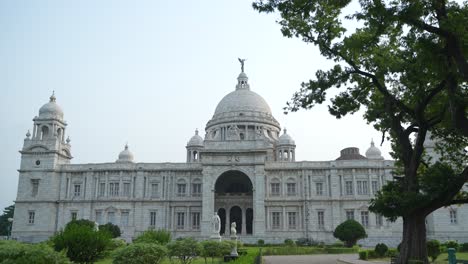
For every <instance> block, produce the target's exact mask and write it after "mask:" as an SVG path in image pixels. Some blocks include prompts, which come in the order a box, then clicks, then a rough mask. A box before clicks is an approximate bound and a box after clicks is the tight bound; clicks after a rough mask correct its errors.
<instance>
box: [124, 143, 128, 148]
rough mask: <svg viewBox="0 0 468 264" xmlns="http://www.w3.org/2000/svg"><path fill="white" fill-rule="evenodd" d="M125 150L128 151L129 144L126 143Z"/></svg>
mask: <svg viewBox="0 0 468 264" xmlns="http://www.w3.org/2000/svg"><path fill="white" fill-rule="evenodd" d="M125 150H128V142H125Z"/></svg>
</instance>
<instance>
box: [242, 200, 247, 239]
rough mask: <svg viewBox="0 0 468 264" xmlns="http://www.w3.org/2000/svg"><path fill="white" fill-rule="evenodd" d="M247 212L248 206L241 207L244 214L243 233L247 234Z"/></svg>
mask: <svg viewBox="0 0 468 264" xmlns="http://www.w3.org/2000/svg"><path fill="white" fill-rule="evenodd" d="M246 213H247V208H245V207H244V208H242V209H241V214H242V232H241V233H242V235H244V236H245V235H246V234H247V222H246V221H245V219H246V217H245V214H246Z"/></svg>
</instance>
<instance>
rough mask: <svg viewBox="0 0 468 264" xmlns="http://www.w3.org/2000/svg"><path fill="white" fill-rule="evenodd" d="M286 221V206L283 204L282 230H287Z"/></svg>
mask: <svg viewBox="0 0 468 264" xmlns="http://www.w3.org/2000/svg"><path fill="white" fill-rule="evenodd" d="M287 221H288V217H287V216H286V207H284V206H283V221H282V222H283V225H282V226H283V230H287V229H288V224H287Z"/></svg>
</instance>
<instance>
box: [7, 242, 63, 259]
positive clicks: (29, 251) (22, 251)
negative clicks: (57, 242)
mask: <svg viewBox="0 0 468 264" xmlns="http://www.w3.org/2000/svg"><path fill="white" fill-rule="evenodd" d="M0 262H1V263H16V264H29V263H35V264H49V263H54V264H69V263H71V262H70V260H68V259H67V257H65V254H64V253H63V252H55V251H54V250H53V249H52V248H51V247H49V246H47V244H45V243H41V244H23V243H19V242H16V241H11V240H9V241H0Z"/></svg>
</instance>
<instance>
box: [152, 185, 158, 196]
mask: <svg viewBox="0 0 468 264" xmlns="http://www.w3.org/2000/svg"><path fill="white" fill-rule="evenodd" d="M158 187H159V184H157V183H152V184H151V197H158Z"/></svg>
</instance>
